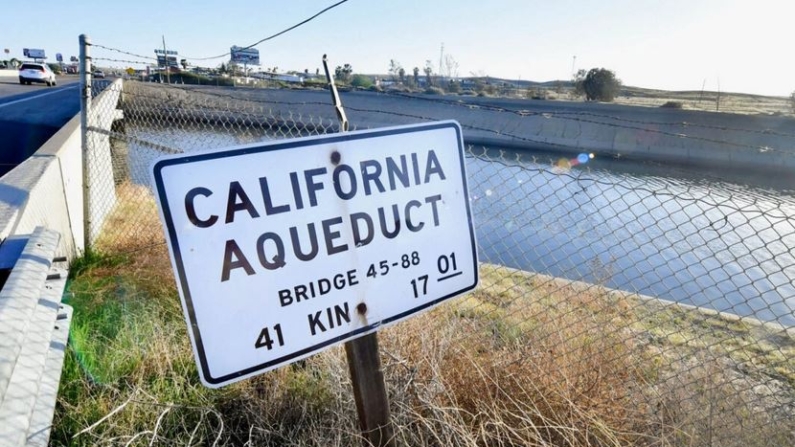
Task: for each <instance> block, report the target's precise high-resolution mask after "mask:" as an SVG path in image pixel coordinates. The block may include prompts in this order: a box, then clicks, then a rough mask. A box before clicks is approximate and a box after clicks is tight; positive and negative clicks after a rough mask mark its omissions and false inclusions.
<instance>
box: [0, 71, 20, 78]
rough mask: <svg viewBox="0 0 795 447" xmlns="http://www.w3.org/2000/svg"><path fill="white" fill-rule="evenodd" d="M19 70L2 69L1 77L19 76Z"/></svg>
mask: <svg viewBox="0 0 795 447" xmlns="http://www.w3.org/2000/svg"><path fill="white" fill-rule="evenodd" d="M18 77H19V70H9V69H0V79H5V80H7V79H8V78H18Z"/></svg>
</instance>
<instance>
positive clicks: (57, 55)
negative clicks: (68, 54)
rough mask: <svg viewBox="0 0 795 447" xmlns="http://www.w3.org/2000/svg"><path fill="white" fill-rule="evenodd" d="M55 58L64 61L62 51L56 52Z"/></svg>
mask: <svg viewBox="0 0 795 447" xmlns="http://www.w3.org/2000/svg"><path fill="white" fill-rule="evenodd" d="M55 60H56V61H58V62H63V56H62V55H61V53H55Z"/></svg>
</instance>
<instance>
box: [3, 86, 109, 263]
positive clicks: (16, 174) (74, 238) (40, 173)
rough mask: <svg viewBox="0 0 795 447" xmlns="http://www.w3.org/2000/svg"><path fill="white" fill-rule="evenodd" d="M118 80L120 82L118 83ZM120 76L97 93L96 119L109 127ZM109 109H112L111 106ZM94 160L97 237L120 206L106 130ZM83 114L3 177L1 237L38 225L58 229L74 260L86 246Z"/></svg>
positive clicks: (95, 146)
mask: <svg viewBox="0 0 795 447" xmlns="http://www.w3.org/2000/svg"><path fill="white" fill-rule="evenodd" d="M117 83H119V84H118V85H117ZM120 83H121V80H117V81H115V82H114V84H112V85H111V86H109V87H108V88H106V89H105V91H103V92H102V93H100V94H99V95H97V97H96V98H94V104H95V105H96V104H99V105H100V106H98V107H100V108H99V109H98V110H105V111H106V112H105V113H97V114H96V116H95V119H94V120H93V121H92V122H93V123H94V124H92V125H93V126H95V127H98V128H101V129H105V130H108V131H109V130H110V126H111V124H112V123H113V119H114V118H118V114H117V113H116V112H115V110H116V104H117V102H118V99H119V95H120V92H121V84H120ZM108 111H110V112H108ZM92 143H93V144H92V147H91V151H92V152H91V153H92V156H91V159H92V160H95V162H96V163H93V164H89V169H91V170H92V171H93V172H92V178H93V181H92V186H93V188H92V190H91V191H90V192H91V196H90V200H93V201H95V204H94V206H92V210H91V220H92V222H94V223H95V224H96V229H97V230H96V231H92V235H93V236H94V237H96V234H98V232H99V228H101V226H102V223H103V222H104V220H105V217H106V216H107V214H108V213H109V212H110V210H111V209H112V208H113V206H115V203H116V194H115V187H114V184H113V170H112V169H110V166H111V157H110V142H109V139H108V137H107V136H101V137H98V138H95V139H93V141H92ZM81 144H82V143H81V134H80V116H79V115H76V116H75V117H74V118H72V119H71V120H70V121H69V122H68V123H66V125H65V126H64V127H62V128H61V129H60V130H59V131H58V132H56V133H55V135H53V136H52V138H50V139H49V140H48V141H47V142H46V143H44V145H43V146H42V147H41V148H40V149H39V150H38V151H36V153H35V154H33V155H32V156H31V157H30V158H28V159H27V160H25V161H23V162H22V163H20V164H19V165H18V166H17V167H15V168H14V169H12V170H11V171H10V172H8V173H7V174H6V175H4V176H3V177H2V178H0V240H3V241H5V240H6V239H7V238H9V237H11V236H13V235H15V234H28V233H31V232H32V231H33V230H34V229H35V228H36V227H37V226H44V227H47V228H49V229H52V230H55V231H57V232H59V233H60V234H61V235H62V237H61V242H60V246H59V250H58V253H59V255H63V256H66V257H67V258H68V259H69V260H71V259H72V258H74V257H75V256H76V255H78V254H79V253H82V252H83V250H84V248H85V241H84V228H85V227H84V221H83V168H82V165H83V153H82V147H81Z"/></svg>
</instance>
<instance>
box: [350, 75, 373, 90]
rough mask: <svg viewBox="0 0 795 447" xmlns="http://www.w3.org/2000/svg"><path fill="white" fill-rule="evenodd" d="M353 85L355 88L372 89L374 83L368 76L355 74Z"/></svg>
mask: <svg viewBox="0 0 795 447" xmlns="http://www.w3.org/2000/svg"><path fill="white" fill-rule="evenodd" d="M351 85H352V86H354V87H361V88H370V87H371V86H372V85H373V81H372V80H371V79H370V78H368V77H367V76H364V75H360V74H355V75H353V79H352V80H351Z"/></svg>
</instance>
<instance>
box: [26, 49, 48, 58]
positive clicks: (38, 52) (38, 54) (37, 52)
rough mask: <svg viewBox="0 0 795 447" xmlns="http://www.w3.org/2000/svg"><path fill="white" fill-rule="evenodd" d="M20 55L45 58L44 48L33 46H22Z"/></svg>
mask: <svg viewBox="0 0 795 447" xmlns="http://www.w3.org/2000/svg"><path fill="white" fill-rule="evenodd" d="M22 55H23V56H25V57H29V58H31V59H47V57H46V56H45V55H44V50H39V49H34V48H23V49H22Z"/></svg>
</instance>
